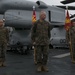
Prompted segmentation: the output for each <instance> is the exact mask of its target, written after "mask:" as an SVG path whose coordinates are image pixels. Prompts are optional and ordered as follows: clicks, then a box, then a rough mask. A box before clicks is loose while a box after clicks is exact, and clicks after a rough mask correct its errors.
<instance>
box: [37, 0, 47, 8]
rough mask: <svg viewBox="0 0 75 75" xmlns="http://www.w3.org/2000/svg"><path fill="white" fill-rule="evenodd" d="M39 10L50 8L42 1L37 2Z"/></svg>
mask: <svg viewBox="0 0 75 75" xmlns="http://www.w3.org/2000/svg"><path fill="white" fill-rule="evenodd" d="M36 3H37V5H38V7H39V8H48V6H47V4H46V3H44V2H42V1H37V2H36Z"/></svg>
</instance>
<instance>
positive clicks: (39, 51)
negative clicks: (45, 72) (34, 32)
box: [36, 46, 42, 72]
mask: <svg viewBox="0 0 75 75" xmlns="http://www.w3.org/2000/svg"><path fill="white" fill-rule="evenodd" d="M36 52H37V71H39V72H40V71H42V49H41V46H37V47H36Z"/></svg>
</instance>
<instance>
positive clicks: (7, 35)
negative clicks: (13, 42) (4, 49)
mask: <svg viewBox="0 0 75 75" xmlns="http://www.w3.org/2000/svg"><path fill="white" fill-rule="evenodd" d="M6 39H7V42H8V41H9V30H8V29H6Z"/></svg>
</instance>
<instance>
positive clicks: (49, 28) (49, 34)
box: [48, 23, 51, 38]
mask: <svg viewBox="0 0 75 75" xmlns="http://www.w3.org/2000/svg"><path fill="white" fill-rule="evenodd" d="M50 31H51V27H50V23H48V37H49V38H50V37H51V33H50Z"/></svg>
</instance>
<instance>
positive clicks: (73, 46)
mask: <svg viewBox="0 0 75 75" xmlns="http://www.w3.org/2000/svg"><path fill="white" fill-rule="evenodd" d="M72 54H73V59H74V61H75V43H72Z"/></svg>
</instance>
